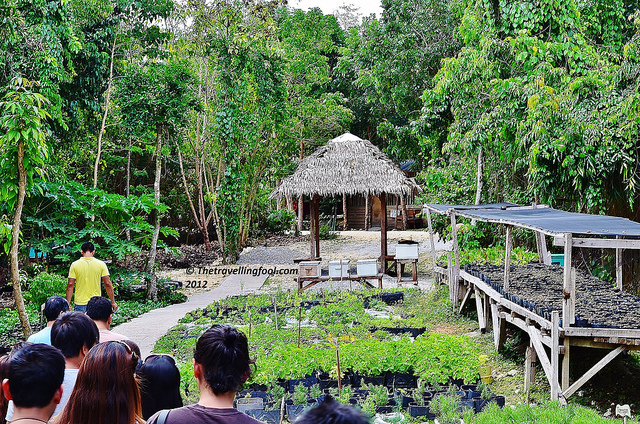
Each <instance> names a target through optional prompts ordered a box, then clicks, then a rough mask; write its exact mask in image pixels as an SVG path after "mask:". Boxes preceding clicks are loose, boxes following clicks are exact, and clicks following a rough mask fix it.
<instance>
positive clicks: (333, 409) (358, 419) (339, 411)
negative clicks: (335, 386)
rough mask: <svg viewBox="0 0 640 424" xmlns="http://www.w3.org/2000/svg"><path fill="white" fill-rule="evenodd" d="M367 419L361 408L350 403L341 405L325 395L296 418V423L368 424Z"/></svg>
mask: <svg viewBox="0 0 640 424" xmlns="http://www.w3.org/2000/svg"><path fill="white" fill-rule="evenodd" d="M370 422H371V420H369V419H368V418H367V417H366V416H365V415H364V414H363V413H362V411H361V410H358V409H356V408H354V407H353V406H350V405H343V404H341V403H340V402H338V401H336V400H335V399H333V398H332V397H331V396H327V397H326V398H325V399H324V401H323V402H322V403H321V404H320V405H318V406H316V407H315V408H313V409H310V410H308V411H307V412H305V413H304V414H303V415H302V416H301V417H300V418H298V419H297V420H296V424H369V423H370Z"/></svg>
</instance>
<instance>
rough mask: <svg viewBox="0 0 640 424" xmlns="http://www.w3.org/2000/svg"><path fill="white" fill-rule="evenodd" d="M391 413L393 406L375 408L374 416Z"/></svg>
mask: <svg viewBox="0 0 640 424" xmlns="http://www.w3.org/2000/svg"><path fill="white" fill-rule="evenodd" d="M390 412H393V406H389V405H386V406H376V414H388V413H390Z"/></svg>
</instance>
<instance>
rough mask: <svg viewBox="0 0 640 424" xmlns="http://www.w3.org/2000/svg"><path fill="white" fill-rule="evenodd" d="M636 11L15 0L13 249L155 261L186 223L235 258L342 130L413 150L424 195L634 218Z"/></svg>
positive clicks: (3, 123) (12, 254)
mask: <svg viewBox="0 0 640 424" xmlns="http://www.w3.org/2000/svg"><path fill="white" fill-rule="evenodd" d="M638 3H639V2H637V1H623V0H538V1H535V2H534V1H529V0H519V1H511V2H507V1H504V0H417V1H408V0H383V1H382V6H383V12H382V14H381V16H374V15H371V16H365V17H362V16H359V15H358V14H357V10H356V11H354V10H353V8H349V7H345V8H343V9H340V10H338V11H336V13H335V14H333V15H324V14H323V13H322V12H321V11H320V10H319V9H312V10H309V11H301V10H296V9H294V8H292V7H287V6H286V1H283V0H270V1H265V0H244V1H236V0H215V1H202V0H195V1H189V2H173V1H172V0H160V1H157V0H135V1H134V0H89V1H86V0H83V1H79V0H67V1H61V0H5V1H4V2H3V4H2V6H0V17H1V19H0V87H1V88H2V99H1V103H0V175H1V176H2V178H0V242H2V245H3V246H4V250H5V252H6V253H7V256H4V258H5V259H3V260H6V261H7V263H11V264H12V265H11V268H12V270H11V274H12V276H13V278H15V279H17V278H18V277H17V276H15V275H17V273H18V268H17V262H18V259H17V258H18V257H19V256H22V257H24V255H25V254H26V253H27V251H28V249H29V248H30V247H32V246H33V247H35V248H36V249H37V250H40V251H43V252H45V253H46V254H47V255H49V257H50V258H53V257H57V258H58V259H65V260H68V258H69V255H70V254H71V253H72V252H75V251H77V250H78V247H79V244H80V243H81V241H82V240H84V239H87V238H91V239H93V240H95V241H96V242H97V244H98V245H99V248H100V251H101V255H102V256H103V257H107V258H124V257H127V256H128V255H131V254H134V253H137V252H141V251H144V252H148V264H147V266H146V269H147V272H153V269H154V263H155V259H156V251H157V247H158V246H160V247H162V246H163V245H166V244H173V243H176V242H177V240H178V237H180V236H181V237H182V239H181V241H184V240H185V238H186V237H188V236H189V235H190V236H191V238H190V239H189V240H190V241H192V242H193V241H196V242H203V243H204V244H205V245H206V246H207V248H210V246H211V243H212V242H213V241H215V240H217V241H218V243H220V246H221V247H222V249H223V251H224V252H225V254H226V256H227V257H228V258H229V259H230V260H232V259H233V258H234V257H235V255H236V254H237V252H238V250H239V249H240V248H242V247H243V246H244V245H245V244H246V242H247V239H248V237H249V236H250V235H251V234H252V232H253V231H255V230H256V228H257V227H259V226H264V223H265V222H266V220H267V218H268V216H269V214H270V212H272V211H273V210H275V209H276V207H277V205H276V202H275V201H273V200H269V199H268V195H269V194H270V192H271V191H272V190H273V188H274V187H275V186H276V184H277V183H278V181H279V179H280V178H282V177H284V176H286V175H288V174H289V173H290V172H291V171H292V170H293V169H295V166H296V164H297V163H298V161H299V160H300V159H301V158H302V157H304V156H305V155H308V154H309V153H310V152H312V151H313V150H314V149H315V148H316V147H317V146H319V145H321V144H323V143H325V142H326V141H327V140H329V139H330V138H333V137H335V136H338V135H340V134H342V133H344V132H346V131H350V132H352V133H354V134H356V135H358V136H361V137H363V138H366V139H370V140H371V141H373V142H374V143H375V144H377V145H378V146H380V147H381V148H382V149H383V150H384V151H386V152H387V153H388V154H389V155H390V156H391V157H392V158H393V159H395V160H397V161H405V160H408V159H411V160H414V161H415V167H416V168H417V170H418V171H419V173H418V177H417V178H418V182H419V183H420V184H421V185H422V186H423V187H424V192H423V200H428V201H430V202H452V203H470V202H474V201H476V202H496V201H503V200H509V201H513V202H521V203H530V202H531V201H534V200H535V201H537V202H546V203H549V204H551V205H552V206H554V207H558V208H561V209H565V210H572V211H582V212H595V213H609V214H614V215H619V216H625V217H629V218H632V219H638V214H639V212H640V202H639V200H640V198H639V195H638V193H639V192H638V190H637V187H638V184H640V180H639V176H638V168H637V163H638V159H639V158H638V145H639V144H640V138H639V131H640V130H639V128H640V127H639V125H638V123H639V121H640V93H639V82H640V66H639V65H640V64H639V62H640V44H639V41H640V37H639V36H640V32H639V30H640V15H639V14H638V9H639V5H638ZM296 201H297V199H288V203H289V205H291V204H293V203H295V202H296ZM19 241H20V243H19ZM6 258H9V259H8V260H7V259H6ZM13 263H15V264H16V265H15V269H14V268H13ZM15 281H17V280H14V282H15Z"/></svg>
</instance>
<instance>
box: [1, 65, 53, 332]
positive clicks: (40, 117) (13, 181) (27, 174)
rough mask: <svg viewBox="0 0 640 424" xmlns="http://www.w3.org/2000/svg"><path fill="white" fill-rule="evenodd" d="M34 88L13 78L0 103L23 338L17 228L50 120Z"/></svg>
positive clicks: (44, 153)
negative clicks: (47, 122) (48, 120)
mask: <svg viewBox="0 0 640 424" xmlns="http://www.w3.org/2000/svg"><path fill="white" fill-rule="evenodd" d="M34 85H35V84H34V83H33V82H30V81H27V80H25V79H22V78H19V77H18V78H15V79H13V80H12V81H11V85H10V86H9V87H8V88H7V89H6V90H5V93H4V97H3V99H2V102H0V172H1V173H2V175H3V178H2V182H1V183H0V199H2V200H3V201H4V202H6V203H7V204H8V206H9V209H10V210H12V211H13V224H12V226H11V238H10V240H9V241H10V247H9V249H8V251H9V261H10V265H11V282H12V284H13V297H14V300H15V303H16V309H17V310H18V315H19V317H20V324H21V325H22V330H23V332H24V336H25V338H26V337H29V335H31V326H30V324H29V317H28V316H27V313H26V310H25V307H24V300H23V298H22V290H21V287H20V273H19V263H18V250H19V249H18V245H19V242H20V225H21V223H22V208H23V205H24V199H25V196H26V194H27V190H28V188H29V187H31V186H33V180H34V177H36V176H40V177H42V176H43V175H44V166H45V163H46V160H47V157H48V147H47V144H46V137H47V126H46V123H45V121H46V120H47V119H48V118H50V115H49V113H48V112H47V110H46V109H47V108H46V104H47V103H48V101H47V99H46V98H45V97H44V96H42V95H41V94H39V93H36V92H34V91H32V87H33V86H34ZM5 249H6V243H5Z"/></svg>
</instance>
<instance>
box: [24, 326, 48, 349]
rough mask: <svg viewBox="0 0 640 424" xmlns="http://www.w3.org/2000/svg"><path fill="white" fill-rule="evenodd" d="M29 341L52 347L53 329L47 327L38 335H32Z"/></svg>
mask: <svg viewBox="0 0 640 424" xmlns="http://www.w3.org/2000/svg"><path fill="white" fill-rule="evenodd" d="M27 341H28V342H32V343H44V344H48V345H51V327H45V328H43V329H42V330H40V331H38V332H37V333H35V334H32V335H30V336H29V338H28V339H27Z"/></svg>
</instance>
